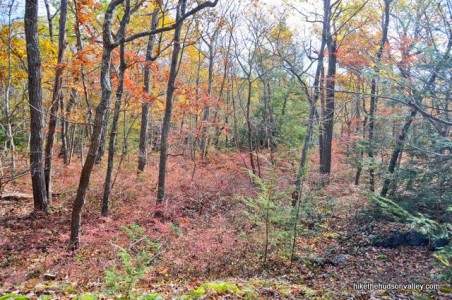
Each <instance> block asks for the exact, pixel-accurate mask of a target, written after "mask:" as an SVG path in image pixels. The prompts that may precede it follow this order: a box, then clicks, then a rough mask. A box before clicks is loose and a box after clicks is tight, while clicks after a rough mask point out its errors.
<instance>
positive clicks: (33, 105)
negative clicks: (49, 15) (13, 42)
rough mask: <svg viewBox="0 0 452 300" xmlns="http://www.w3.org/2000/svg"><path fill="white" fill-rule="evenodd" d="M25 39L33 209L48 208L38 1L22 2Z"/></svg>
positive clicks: (43, 209) (45, 209) (44, 209)
mask: <svg viewBox="0 0 452 300" xmlns="http://www.w3.org/2000/svg"><path fill="white" fill-rule="evenodd" d="M25 39H26V42H27V62H28V101H29V104H30V171H31V182H32V187H33V200H34V208H35V210H42V211H47V207H48V205H47V193H46V186H45V179H44V168H43V161H42V154H43V153H42V142H43V121H44V118H43V116H42V88H41V55H40V49H39V39H38V1H37V0H26V2H25Z"/></svg>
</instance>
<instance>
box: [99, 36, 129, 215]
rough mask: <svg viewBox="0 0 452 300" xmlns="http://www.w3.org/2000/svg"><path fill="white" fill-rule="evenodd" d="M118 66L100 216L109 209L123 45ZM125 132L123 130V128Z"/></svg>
mask: <svg viewBox="0 0 452 300" xmlns="http://www.w3.org/2000/svg"><path fill="white" fill-rule="evenodd" d="M119 51H120V65H119V83H118V88H117V90H116V101H115V108H114V112H113V121H112V125H111V130H110V141H109V145H108V163H107V174H106V176H105V184H104V196H103V198H102V215H103V216H107V215H108V209H109V199H110V193H111V175H112V173H113V165H114V158H115V152H116V135H117V132H118V121H119V113H120V109H121V99H122V94H123V92H124V75H125V72H126V68H127V63H126V59H125V54H124V51H125V49H124V43H121V45H120V50H119ZM124 130H125V128H124Z"/></svg>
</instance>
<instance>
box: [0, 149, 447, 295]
mask: <svg viewBox="0 0 452 300" xmlns="http://www.w3.org/2000/svg"><path fill="white" fill-rule="evenodd" d="M290 156H291V154H290V153H285V154H282V153H279V154H278V155H277V161H279V162H280V163H278V164H279V165H278V171H277V172H278V176H277V178H276V186H277V187H278V191H279V192H287V193H289V186H290V184H291V183H292V178H293V174H294V172H295V170H296V161H297V159H296V158H290ZM315 159H316V158H315V155H314V158H313V165H314V163H315ZM245 161H246V162H248V157H247V154H246V153H236V152H228V153H222V152H215V153H211V154H209V156H208V157H207V158H206V159H205V160H203V161H198V162H197V164H196V166H195V165H194V164H193V162H192V161H191V160H190V159H189V158H188V157H184V156H177V157H171V158H170V160H169V166H168V179H167V182H168V184H167V191H168V192H167V203H166V206H165V208H164V211H165V221H163V222H161V221H160V220H157V219H155V218H154V212H155V194H156V186H157V176H156V174H157V168H156V166H157V162H158V155H157V154H153V155H151V157H150V161H149V163H148V167H147V169H146V170H145V172H143V173H141V174H137V173H136V169H135V168H136V167H135V166H136V162H135V158H134V157H130V158H128V157H126V158H125V160H124V162H123V164H122V168H121V171H120V172H119V174H118V176H117V179H116V182H115V185H114V188H113V194H112V206H111V213H110V215H109V216H108V217H102V216H101V215H100V208H99V207H100V199H101V198H102V193H103V181H104V172H105V171H104V168H105V166H104V165H100V166H98V167H96V169H95V171H94V173H93V175H92V181H91V185H90V190H89V193H88V196H87V200H86V206H85V208H84V214H83V219H82V238H81V247H80V249H79V250H78V251H76V252H70V251H68V250H67V246H68V238H69V221H70V211H71V204H72V201H73V199H74V196H75V192H76V188H77V184H78V179H79V172H80V169H81V164H80V162H79V161H74V162H73V163H72V164H71V165H69V166H64V165H63V164H62V162H61V161H60V160H58V162H57V163H56V166H55V172H54V186H53V191H54V193H55V194H54V198H53V200H52V209H51V211H50V213H49V214H48V215H46V216H44V215H36V214H33V213H32V211H33V203H32V200H31V199H19V200H12V201H5V200H0V268H1V272H0V295H2V293H18V294H22V295H35V296H32V297H31V298H33V297H34V298H36V295H37V296H41V298H42V295H45V294H47V295H49V296H48V297H47V299H52V298H55V299H59V298H69V299H70V298H73V297H75V296H76V295H80V294H83V293H101V294H102V293H103V282H104V270H105V269H107V268H108V267H109V266H111V264H112V262H114V261H116V262H118V249H120V247H124V248H128V247H129V248H128V249H130V247H131V244H130V243H131V242H130V241H129V240H128V238H127V235H126V234H125V232H124V230H123V229H122V227H123V226H128V225H130V224H138V225H139V226H141V227H142V228H145V235H146V236H148V237H149V238H150V239H151V240H152V241H154V242H158V243H159V245H160V247H159V248H158V250H156V256H155V259H154V260H153V263H152V266H151V269H150V272H149V273H148V274H147V275H146V276H145V278H143V279H141V280H140V281H139V283H138V286H137V292H140V293H145V292H147V293H149V292H155V293H159V294H160V295H161V296H162V297H163V299H171V298H172V297H176V296H177V295H183V294H187V293H188V294H190V293H192V294H190V295H194V294H193V291H194V290H195V289H196V288H197V287H199V286H200V285H201V284H203V283H205V282H211V281H219V280H221V281H224V282H228V283H231V285H233V286H234V287H233V288H232V287H231V288H228V287H226V288H224V289H223V288H220V290H219V291H217V293H216V294H210V296H207V298H208V299H217V298H218V299H223V298H225V299H234V298H246V297H249V298H256V299H307V298H315V297H317V298H325V299H393V298H394V295H397V297H398V299H447V298H448V296H450V294H446V293H445V292H444V291H445V289H444V288H443V289H442V291H440V290H439V289H438V288H435V289H432V290H426V289H424V290H416V289H412V290H410V289H394V290H364V289H362V290H359V289H355V286H354V284H360V283H361V284H364V283H381V284H410V283H411V284H430V283H439V284H440V286H442V287H444V286H445V284H446V283H444V282H442V283H441V282H436V281H434V279H432V278H434V277H435V276H436V275H438V273H439V269H438V265H437V264H436V263H435V260H434V259H433V258H432V253H431V252H430V251H428V249H427V247H409V246H404V247H398V248H395V249H388V248H378V247H374V246H372V245H371V243H370V242H369V241H370V238H371V237H372V235H373V234H376V233H380V232H385V231H391V230H395V229H397V228H400V227H401V226H402V225H400V224H393V223H388V222H383V221H378V220H375V219H373V218H372V216H371V215H370V214H369V205H370V203H369V201H368V200H367V197H366V194H365V193H364V192H363V190H361V188H360V187H356V186H354V185H353V183H352V181H353V180H352V178H353V169H352V168H351V167H350V165H349V164H347V163H346V161H345V157H344V155H342V154H341V153H339V152H338V151H336V156H335V164H334V170H333V174H337V175H335V176H333V177H332V179H331V183H330V184H329V185H328V186H327V187H325V188H324V189H321V190H315V189H314V188H312V187H313V186H314V183H315V182H316V180H317V179H318V178H317V179H316V176H315V174H313V175H312V176H311V177H312V178H311V179H310V180H308V182H307V183H306V185H307V187H306V190H310V189H309V188H312V191H313V192H312V195H313V200H312V203H311V204H310V205H311V206H312V207H313V213H311V214H309V215H310V216H311V219H310V220H309V221H306V222H303V225H300V228H299V229H300V232H301V233H302V234H300V236H299V238H298V239H297V243H296V253H295V255H294V257H295V260H294V262H293V264H292V266H290V259H288V255H287V252H288V251H287V249H284V247H285V246H283V245H287V244H291V243H290V238H289V239H288V240H289V242H286V243H285V244H284V243H282V242H274V243H272V242H271V240H270V245H269V249H268V253H269V254H268V259H267V263H266V266H265V268H264V266H263V264H262V253H263V250H264V249H263V247H264V240H265V227H264V226H262V224H261V223H259V222H256V221H253V220H251V219H250V217H249V216H248V215H247V214H245V213H244V212H245V211H246V206H245V205H244V204H243V201H240V197H239V196H245V197H254V196H256V195H257V194H258V191H257V188H256V187H255V186H254V185H253V184H252V183H251V181H250V177H249V175H248V173H247V172H246V171H245V170H244V167H245ZM261 164H262V167H261V170H262V174H263V176H264V177H265V176H267V175H268V173H269V163H268V162H266V161H265V160H264V159H262V160H261ZM194 168H195V171H194V172H193V169H194ZM193 173H194V176H192V175H193ZM264 174H267V175H264ZM28 177H29V176H26V177H22V178H21V179H19V180H17V181H16V182H14V183H13V184H10V185H8V186H7V187H6V189H7V190H8V191H10V192H12V191H14V192H21V193H31V187H30V180H29V178H28ZM286 199H287V201H288V202H289V203H290V200H289V199H288V197H286ZM286 248H287V247H286ZM236 287H237V288H238V290H237V289H236ZM250 289H252V290H253V291H249V290H250ZM198 290H199V289H198ZM245 290H247V291H248V292H246V293H245V292H244V291H245ZM211 292H213V291H211ZM226 294H229V296H225V295H226ZM245 295H248V296H246V297H245ZM250 295H251V296H250ZM204 297H206V296H204ZM0 299H2V298H1V296H0ZM149 299H151V298H149ZM155 299H158V298H155Z"/></svg>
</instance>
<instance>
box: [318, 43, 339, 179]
mask: <svg viewBox="0 0 452 300" xmlns="http://www.w3.org/2000/svg"><path fill="white" fill-rule="evenodd" d="M328 44H329V45H328V52H329V53H328V73H327V75H326V103H325V118H324V120H323V131H322V133H323V147H322V160H321V161H320V173H322V174H326V175H329V174H330V173H331V154H332V146H333V134H334V109H335V86H336V62H337V54H336V52H337V49H336V39H333V38H331V41H329V42H328Z"/></svg>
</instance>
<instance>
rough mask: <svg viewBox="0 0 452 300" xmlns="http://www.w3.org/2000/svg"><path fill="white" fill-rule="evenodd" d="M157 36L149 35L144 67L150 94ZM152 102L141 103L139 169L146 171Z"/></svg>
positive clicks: (153, 23)
mask: <svg viewBox="0 0 452 300" xmlns="http://www.w3.org/2000/svg"><path fill="white" fill-rule="evenodd" d="M157 17H158V9H155V10H154V12H153V13H152V20H151V30H154V29H155V28H157V20H158V18H157ZM154 40H155V36H154V35H151V36H149V41H148V45H147V48H146V62H145V69H144V91H145V92H146V94H149V93H150V91H151V85H150V79H151V69H150V68H149V65H148V64H149V63H150V62H151V61H152V51H153V48H154ZM150 106H151V103H143V104H142V105H141V127H140V145H139V150H138V170H139V171H140V172H143V171H144V168H145V167H146V163H147V156H148V155H147V152H148V151H147V147H148V125H149V108H150Z"/></svg>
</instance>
